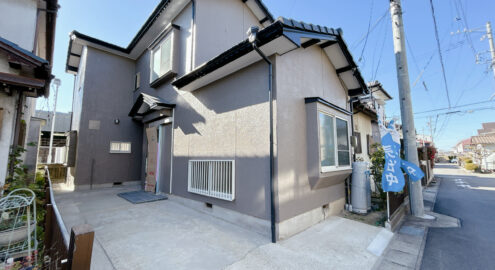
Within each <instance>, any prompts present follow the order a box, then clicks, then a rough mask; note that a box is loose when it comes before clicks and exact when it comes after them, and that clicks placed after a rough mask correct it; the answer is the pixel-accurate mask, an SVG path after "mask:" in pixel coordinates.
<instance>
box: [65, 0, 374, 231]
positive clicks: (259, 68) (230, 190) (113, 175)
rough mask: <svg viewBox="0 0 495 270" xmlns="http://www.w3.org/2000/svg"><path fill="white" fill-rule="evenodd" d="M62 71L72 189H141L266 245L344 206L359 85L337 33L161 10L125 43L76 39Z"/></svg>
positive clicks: (266, 19)
mask: <svg viewBox="0 0 495 270" xmlns="http://www.w3.org/2000/svg"><path fill="white" fill-rule="evenodd" d="M253 26H254V28H253ZM248 29H250V31H249V33H247V30H248ZM258 29H259V30H258ZM66 70H67V72H69V73H73V74H75V75H76V77H75V80H76V81H75V88H74V101H73V120H72V130H75V131H77V144H76V145H77V151H76V155H75V156H74V157H75V159H74V160H73V161H71V160H69V161H68V163H69V164H71V163H73V165H74V166H73V167H72V168H71V169H70V180H71V181H73V182H74V184H75V186H76V188H90V187H101V186H112V185H120V184H126V183H141V184H142V185H143V188H144V189H145V190H147V191H150V192H157V193H160V192H161V193H166V194H173V195H174V196H171V197H172V198H175V199H177V200H182V201H184V202H187V203H190V204H191V205H196V206H197V207H204V208H210V212H212V213H214V214H215V213H216V215H217V216H221V218H224V219H230V220H231V222H234V223H236V224H239V225H241V226H245V227H249V228H252V229H254V230H256V231H258V232H260V233H263V234H266V235H271V236H272V240H275V239H281V238H285V237H288V236H290V235H293V234H294V233H297V232H299V231H301V230H304V229H305V228H307V227H309V226H311V225H313V224H315V223H317V222H319V221H321V220H323V219H325V218H326V217H328V216H331V215H333V214H336V213H338V212H340V211H341V210H342V209H343V208H344V204H345V192H344V181H345V179H346V178H347V177H348V176H349V175H350V174H351V171H352V170H351V161H352V158H351V155H352V153H351V145H350V136H351V133H352V131H351V130H352V125H351V118H352V112H351V107H350V103H349V101H350V98H351V97H353V96H358V95H362V94H366V93H367V92H368V88H367V86H366V84H365V83H364V80H363V78H362V77H361V75H360V72H359V70H358V68H357V66H356V64H355V62H354V61H353V59H352V56H351V54H350V52H349V50H348V48H347V46H346V44H345V42H344V40H343V36H342V31H341V30H340V29H337V30H336V29H332V28H327V27H323V26H319V25H312V24H306V23H303V22H297V21H294V20H290V19H285V18H279V19H277V20H275V19H274V18H273V17H272V15H271V14H270V13H269V12H268V10H267V8H266V7H265V6H264V5H263V3H262V2H261V1H259V0H235V1H234V0H192V1H191V0H173V1H170V0H163V1H161V2H160V3H159V4H158V6H157V7H156V9H155V10H154V11H153V13H152V14H151V16H150V17H149V18H148V20H147V21H146V22H145V24H144V25H143V27H142V28H141V29H140V30H139V32H138V33H137V34H136V36H135V37H134V38H133V39H132V41H131V42H130V44H129V45H128V46H127V47H120V46H117V45H114V44H111V43H108V42H105V41H102V40H99V39H95V38H93V37H90V36H87V35H84V34H81V33H78V32H76V31H73V32H72V33H71V34H70V43H69V51H68V54H67V66H66Z"/></svg>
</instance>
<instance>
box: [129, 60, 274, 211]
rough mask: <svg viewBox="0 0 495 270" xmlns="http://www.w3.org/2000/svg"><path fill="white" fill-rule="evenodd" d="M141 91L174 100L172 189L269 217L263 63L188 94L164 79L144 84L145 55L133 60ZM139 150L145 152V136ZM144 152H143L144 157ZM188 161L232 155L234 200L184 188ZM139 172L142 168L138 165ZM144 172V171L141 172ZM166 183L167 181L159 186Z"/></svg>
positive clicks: (200, 199)
mask: <svg viewBox="0 0 495 270" xmlns="http://www.w3.org/2000/svg"><path fill="white" fill-rule="evenodd" d="M136 72H140V73H141V87H140V88H139V89H138V91H136V92H135V93H134V98H137V96H138V95H139V93H140V92H144V93H147V94H150V95H154V96H159V97H161V98H162V99H164V100H166V101H168V102H171V103H175V104H176V108H175V123H174V130H173V136H174V144H173V156H174V160H173V176H172V177H173V179H172V181H173V191H172V193H173V194H175V195H178V196H181V197H186V198H189V199H193V200H197V201H202V202H208V203H212V204H213V205H218V206H221V207H225V208H228V209H232V210H235V211H238V212H241V213H243V214H247V215H251V216H255V217H258V218H263V219H269V217H270V208H269V200H267V198H269V185H268V183H269V117H268V114H269V113H268V93H267V85H266V82H267V79H268V78H267V76H268V75H267V68H266V64H265V63H262V62H259V63H257V64H254V65H252V66H250V67H248V68H246V69H244V70H241V71H239V72H237V73H235V74H233V75H231V76H228V77H226V78H224V79H222V80H219V81H217V82H215V83H212V84H210V85H208V86H206V87H203V88H202V89H199V90H196V91H194V92H192V93H189V92H184V91H176V90H174V89H173V87H172V86H171V85H170V82H171V81H172V80H170V81H169V82H165V83H163V84H162V85H161V86H160V87H157V88H151V87H150V86H149V53H148V52H145V53H144V54H143V55H142V56H141V57H140V58H139V59H138V60H137V63H136ZM142 149H143V150H144V151H146V150H145V149H146V139H144V140H143V147H142ZM144 157H145V152H143V160H144ZM190 159H208V160H214V159H234V160H235V162H236V168H235V169H236V174H235V177H236V198H235V200H234V201H233V202H229V201H224V200H219V199H215V198H210V197H206V196H202V195H197V194H193V193H190V192H188V191H187V181H188V178H187V177H188V175H187V174H188V161H189V160H190ZM143 170H144V166H143ZM142 174H143V175H144V171H142ZM162 187H168V184H167V183H165V185H162Z"/></svg>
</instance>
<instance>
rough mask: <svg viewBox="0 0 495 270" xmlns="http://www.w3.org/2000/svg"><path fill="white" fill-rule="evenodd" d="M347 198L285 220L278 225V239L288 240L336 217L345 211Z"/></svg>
mask: <svg viewBox="0 0 495 270" xmlns="http://www.w3.org/2000/svg"><path fill="white" fill-rule="evenodd" d="M344 205H345V198H341V199H339V200H336V201H334V202H331V203H329V204H326V205H324V206H322V207H318V208H315V209H313V210H310V211H308V212H306V213H304V214H301V215H298V216H295V217H293V218H290V219H287V220H284V221H282V222H280V223H278V224H277V232H278V237H277V238H278V239H286V238H288V237H290V236H292V235H295V234H297V233H299V232H302V231H304V230H306V229H307V228H309V227H311V226H313V225H315V224H317V223H319V222H321V221H323V220H325V219H327V218H329V217H331V216H334V215H336V214H338V213H340V212H341V211H342V209H344Z"/></svg>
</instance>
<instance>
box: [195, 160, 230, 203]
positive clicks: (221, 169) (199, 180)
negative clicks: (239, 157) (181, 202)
mask: <svg viewBox="0 0 495 270" xmlns="http://www.w3.org/2000/svg"><path fill="white" fill-rule="evenodd" d="M188 175H189V176H188V189H187V190H188V191H189V192H192V193H197V194H201V195H205V196H209V197H214V198H218V199H222V200H228V201H233V200H234V198H235V162H234V160H190V161H189V168H188Z"/></svg>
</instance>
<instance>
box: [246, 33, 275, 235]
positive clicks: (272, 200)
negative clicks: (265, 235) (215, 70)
mask: <svg viewBox="0 0 495 270" xmlns="http://www.w3.org/2000/svg"><path fill="white" fill-rule="evenodd" d="M257 32H258V28H257V27H255V26H253V27H251V28H250V29H249V31H248V34H250V35H252V37H250V42H251V44H253V49H254V50H255V51H256V52H257V53H258V54H259V55H260V56H261V58H263V60H265V62H266V63H267V64H268V100H269V103H270V212H271V216H270V227H271V234H272V243H276V242H277V235H276V229H275V198H274V182H273V178H274V177H273V173H274V170H273V152H274V151H273V92H272V90H273V89H272V87H273V64H272V62H271V61H270V59H268V57H267V56H266V55H265V54H264V53H263V52H262V51H261V50H260V49H259V48H258V46H257V45H256V43H257V42H258V40H257V39H256V34H257Z"/></svg>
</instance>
